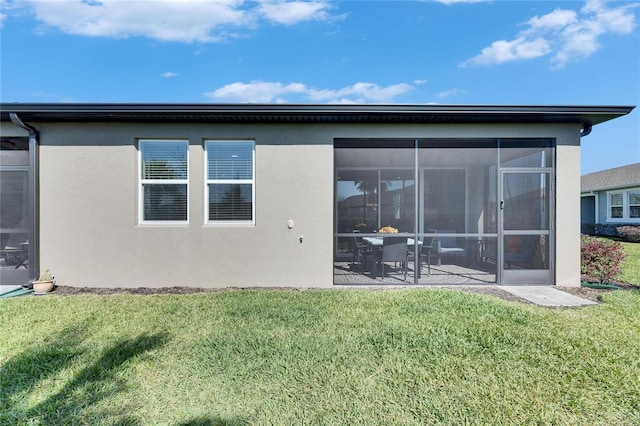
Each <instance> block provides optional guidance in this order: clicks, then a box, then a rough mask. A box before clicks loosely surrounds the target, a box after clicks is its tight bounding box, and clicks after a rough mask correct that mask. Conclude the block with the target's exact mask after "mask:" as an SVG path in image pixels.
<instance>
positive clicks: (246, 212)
mask: <svg viewBox="0 0 640 426" xmlns="http://www.w3.org/2000/svg"><path fill="white" fill-rule="evenodd" d="M205 152H206V162H207V177H206V179H207V192H206V193H207V202H206V205H207V221H208V222H209V223H249V224H252V223H254V211H255V210H254V199H255V192H254V179H255V171H254V157H255V155H254V153H255V142H254V141H245V140H242V141H240V140H235V141H222V140H215V141H214V140H208V141H205Z"/></svg>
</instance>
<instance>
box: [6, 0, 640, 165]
mask: <svg viewBox="0 0 640 426" xmlns="http://www.w3.org/2000/svg"><path fill="white" fill-rule="evenodd" d="M0 7H1V11H0V19H1V21H0V22H1V25H2V27H1V29H0V31H1V40H0V43H1V45H0V47H1V53H0V54H1V57H0V59H1V68H0V101H2V102H162V103H165V102H166V103H228V102H240V103H245V102H254V103H256V102H261V103H262V102H265V103H275V102H286V103H320V104H324V103H416V104H426V103H441V104H518V105H638V104H640V30H639V28H638V27H639V25H638V16H639V15H640V2H638V1H632V2H628V1H610V2H604V1H516V0H512V1H499V0H494V1H485V0H431V1H429V0H424V1H417V0H416V1H355V0H353V1H321V0H316V1H280V0H263V1H241V0H216V1H205V0H171V1H169V0H166V1H152V0H137V1H125V0H85V1H80V0H63V1H52V0H46V1H29V0H19V1H18V0H14V1H12V0H0ZM634 162H640V111H639V110H638V109H636V110H634V111H633V112H632V113H631V114H630V115H628V116H626V117H623V118H619V119H616V120H614V121H612V122H610V123H605V124H602V125H599V126H596V127H595V128H594V130H593V133H591V135H589V136H587V137H586V138H584V139H583V150H582V173H589V172H593V171H598V170H603V169H607V168H610V167H617V166H621V165H626V164H630V163H634Z"/></svg>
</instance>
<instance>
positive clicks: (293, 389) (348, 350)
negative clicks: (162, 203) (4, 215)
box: [0, 289, 640, 425]
mask: <svg viewBox="0 0 640 426" xmlns="http://www.w3.org/2000/svg"><path fill="white" fill-rule="evenodd" d="M638 312H640V292H637V291H634V292H631V291H625V292H623V291H618V292H611V293H607V294H606V295H605V297H604V303H602V304H601V305H599V306H591V307H584V308H579V309H563V310H560V309H544V308H540V307H537V306H533V305H524V304H517V303H514V302H507V301H504V300H500V299H497V298H493V297H491V296H484V295H477V294H468V293H462V292H457V291H450V290H420V289H411V290H398V291H347V290H345V291H340V290H329V291H266V290H252V291H227V292H216V293H204V294H197V295H189V296H186V295H182V296H178V295H156V296H135V295H117V296H95V295H83V296H73V297H61V296H55V295H49V296H45V297H32V296H28V297H20V298H13V299H5V300H0V424H2V425H4V424H11V425H13V424H24V425H27V424H28V425H35V424H41V425H58V424H90V425H100V424H105V425H107V424H108V425H114V424H144V425H146V424H153V425H155V424H170V425H217V424H255V425H265V424H266V425H269V424H273V425H289V424H328V425H333V424H348V425H352V424H363V425H375V424H381V425H392V424H393V425H395V424H403V425H410V424H491V425H495V424H514V425H521V424H561V425H564V424H589V425H597V424H602V425H613V424H615V425H633V424H640V338H639V337H640V315H638Z"/></svg>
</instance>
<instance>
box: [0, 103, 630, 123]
mask: <svg viewBox="0 0 640 426" xmlns="http://www.w3.org/2000/svg"><path fill="white" fill-rule="evenodd" d="M634 108H635V107H634V106H544V105H538V106H519V105H516V106H512V105H406V104H394V105H378V104H375V105H374V104H372V105H328V104H326V105H325V104H323V105H312V104H84V103H83V104H71V103H58V104H55V103H2V104H0V119H1V120H2V121H10V118H9V114H10V113H12V112H13V113H17V114H18V115H19V116H20V118H21V119H22V120H23V121H27V122H28V121H31V122H272V123H289V122H331V123H341V122H343V123H371V122H373V123H376V122H377V123H579V124H583V125H584V124H589V125H596V124H600V123H603V122H605V121H609V120H612V119H614V118H617V117H621V116H624V115H627V114H629V113H630V112H631V111H632V110H633V109H634Z"/></svg>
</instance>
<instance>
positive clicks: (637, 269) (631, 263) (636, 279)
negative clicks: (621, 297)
mask: <svg viewBox="0 0 640 426" xmlns="http://www.w3.org/2000/svg"><path fill="white" fill-rule="evenodd" d="M622 246H623V247H624V252H625V254H626V255H627V258H626V259H625V260H624V264H623V265H622V274H621V275H620V281H622V282H625V283H629V284H636V285H640V243H628V242H624V241H623V242H622Z"/></svg>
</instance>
